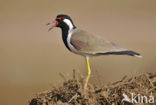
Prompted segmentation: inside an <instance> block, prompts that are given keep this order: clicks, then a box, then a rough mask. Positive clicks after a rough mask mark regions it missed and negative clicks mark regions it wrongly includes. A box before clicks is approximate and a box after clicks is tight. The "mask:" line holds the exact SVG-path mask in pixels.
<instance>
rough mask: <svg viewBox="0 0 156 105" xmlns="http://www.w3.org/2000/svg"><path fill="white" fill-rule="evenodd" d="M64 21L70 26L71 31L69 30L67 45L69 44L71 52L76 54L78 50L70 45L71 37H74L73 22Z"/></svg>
mask: <svg viewBox="0 0 156 105" xmlns="http://www.w3.org/2000/svg"><path fill="white" fill-rule="evenodd" d="M63 21H64V22H65V23H66V24H67V25H68V27H69V30H68V37H67V44H68V46H69V48H70V50H71V51H74V52H75V51H76V49H75V48H74V46H73V45H72V44H71V43H70V38H71V36H72V33H73V28H74V26H73V24H72V22H71V21H70V20H69V19H64V20H63Z"/></svg>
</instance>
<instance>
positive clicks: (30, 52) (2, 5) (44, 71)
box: [0, 0, 156, 105]
mask: <svg viewBox="0 0 156 105" xmlns="http://www.w3.org/2000/svg"><path fill="white" fill-rule="evenodd" d="M60 13H63V14H68V15H70V16H71V17H72V19H73V21H74V23H75V25H76V26H77V27H78V28H81V29H85V30H87V31H89V32H92V33H95V34H98V35H100V36H102V37H104V38H105V39H107V40H110V41H113V42H115V43H118V44H119V45H121V46H123V47H126V48H128V49H130V50H134V51H136V52H139V53H141V54H142V56H143V58H142V59H139V58H135V57H130V56H99V57H94V58H91V59H90V62H91V69H92V75H91V80H90V82H92V83H95V84H96V85H98V83H103V84H107V83H109V82H113V81H116V80H119V79H121V78H122V77H123V76H124V75H129V76H135V75H139V74H141V73H145V72H154V71H155V70H156V65H155V62H156V55H155V54H156V47H155V45H156V1H155V0H148V1H147V0H64V1H63V0H44V1H43V0H0V102H1V104H3V105H28V101H29V100H30V99H31V98H32V97H33V96H35V94H36V93H38V92H41V91H44V90H47V89H50V88H51V87H52V86H55V85H58V84H60V83H61V82H62V81H63V80H62V78H61V77H60V76H59V73H62V74H64V75H66V76H67V78H71V75H72V70H73V69H75V70H76V72H77V73H79V74H82V75H84V76H86V75H87V69H86V65H85V60H84V58H83V57H81V56H78V55H75V54H73V53H71V52H69V51H68V50H67V49H66V47H65V46H64V44H63V42H62V37H61V30H60V29H57V28H55V29H53V30H52V31H50V32H48V28H49V27H47V26H46V25H45V24H46V23H48V22H49V21H51V20H54V19H55V17H56V15H57V14H60ZM97 81H98V82H97ZM99 81H100V82H99Z"/></svg>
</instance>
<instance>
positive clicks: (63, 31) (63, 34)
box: [61, 27, 71, 51]
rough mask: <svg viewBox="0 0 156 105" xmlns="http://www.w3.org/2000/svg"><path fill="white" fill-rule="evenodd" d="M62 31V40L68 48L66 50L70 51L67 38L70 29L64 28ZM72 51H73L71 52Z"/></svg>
mask: <svg viewBox="0 0 156 105" xmlns="http://www.w3.org/2000/svg"><path fill="white" fill-rule="evenodd" d="M61 29H62V40H63V42H64V44H65V46H66V48H67V49H68V50H70V48H69V46H68V42H67V38H68V31H69V27H64V28H61ZM70 51H71V50H70Z"/></svg>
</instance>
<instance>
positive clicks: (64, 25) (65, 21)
mask: <svg viewBox="0 0 156 105" xmlns="http://www.w3.org/2000/svg"><path fill="white" fill-rule="evenodd" d="M52 23H55V24H54V25H53V26H52V27H51V28H50V29H52V28H53V27H59V28H61V29H68V30H70V29H75V28H76V27H75V25H74V23H73V21H72V20H71V18H70V17H69V16H68V15H64V14H59V15H57V17H56V19H55V20H54V21H51V22H49V23H48V25H49V24H52Z"/></svg>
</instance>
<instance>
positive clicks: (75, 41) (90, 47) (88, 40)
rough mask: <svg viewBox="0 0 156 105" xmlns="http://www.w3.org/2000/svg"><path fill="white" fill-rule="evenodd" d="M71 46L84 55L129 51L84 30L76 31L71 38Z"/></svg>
mask: <svg viewBox="0 0 156 105" xmlns="http://www.w3.org/2000/svg"><path fill="white" fill-rule="evenodd" d="M71 44H72V45H73V46H74V47H75V48H76V49H77V50H78V51H80V52H83V53H90V54H96V53H106V52H117V51H125V50H127V49H125V48H122V47H120V46H119V45H116V44H114V43H112V42H109V41H107V40H104V39H103V38H101V37H100V36H97V35H96V36H95V35H93V34H90V33H88V32H86V31H84V30H79V29H76V30H74V32H73V34H72V36H71Z"/></svg>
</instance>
